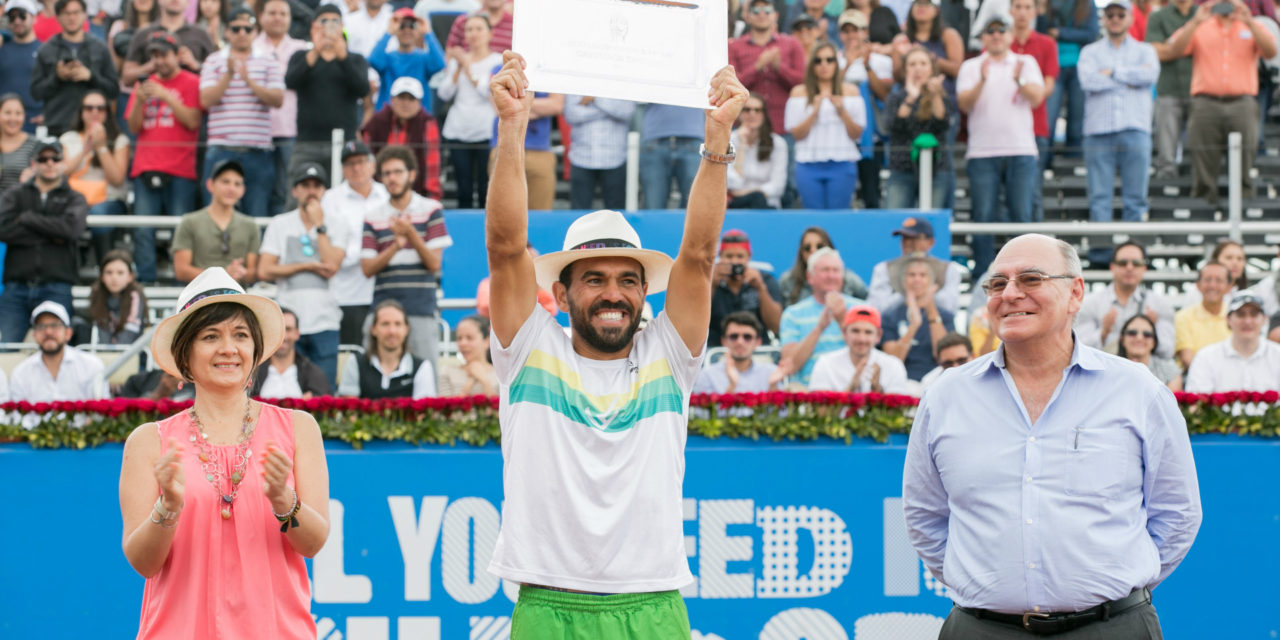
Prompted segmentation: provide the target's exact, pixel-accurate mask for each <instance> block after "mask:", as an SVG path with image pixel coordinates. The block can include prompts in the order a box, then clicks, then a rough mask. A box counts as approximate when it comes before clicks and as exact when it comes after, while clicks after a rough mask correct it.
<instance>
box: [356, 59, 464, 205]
mask: <svg viewBox="0 0 1280 640" xmlns="http://www.w3.org/2000/svg"><path fill="white" fill-rule="evenodd" d="M429 95H430V94H428V93H427V92H426V91H425V90H424V89H423V88H422V83H421V82H419V81H418V79H417V78H411V77H409V76H405V77H403V78H397V79H396V81H395V82H393V83H391V100H390V102H388V103H387V104H386V105H385V106H383V107H382V108H381V109H379V110H378V112H377V113H375V114H373V117H372V118H369V121H368V122H366V123H365V125H364V128H363V129H361V133H363V134H364V139H365V141H366V142H368V143H369V147H370V148H371V149H372V150H373V152H374V153H375V154H376V153H378V152H379V151H382V150H383V149H385V148H386V147H387V146H389V145H393V144H394V145H404V146H406V147H409V148H410V149H412V150H413V155H414V157H415V158H417V159H418V174H417V178H416V179H415V180H414V181H413V185H412V186H413V190H414V191H415V192H417V193H418V195H422V196H426V197H428V198H432V199H435V200H440V199H442V198H443V197H444V189H443V187H441V186H440V127H439V125H438V123H436V119H435V117H433V116H432V115H431V114H430V113H429V112H428V111H427V109H425V108H423V104H424V103H423V100H426V99H428V98H429Z"/></svg>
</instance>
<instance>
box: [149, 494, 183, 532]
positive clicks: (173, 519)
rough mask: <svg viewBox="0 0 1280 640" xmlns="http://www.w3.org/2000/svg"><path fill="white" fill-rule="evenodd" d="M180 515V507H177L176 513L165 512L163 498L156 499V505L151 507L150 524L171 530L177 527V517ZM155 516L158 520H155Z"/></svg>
mask: <svg viewBox="0 0 1280 640" xmlns="http://www.w3.org/2000/svg"><path fill="white" fill-rule="evenodd" d="M181 514H182V507H178V509H177V510H176V511H165V510H164V498H163V497H161V498H156V503H155V504H154V505H152V506H151V524H158V525H160V526H161V527H164V528H165V529H172V528H174V527H176V526H178V522H177V521H178V516H179V515H181ZM155 516H160V519H159V520H157V519H156V518H155ZM166 523H169V524H166Z"/></svg>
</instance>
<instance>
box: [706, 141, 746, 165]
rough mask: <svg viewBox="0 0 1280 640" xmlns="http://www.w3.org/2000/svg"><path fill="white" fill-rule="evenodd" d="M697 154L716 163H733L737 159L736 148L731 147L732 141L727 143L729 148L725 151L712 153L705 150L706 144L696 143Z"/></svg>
mask: <svg viewBox="0 0 1280 640" xmlns="http://www.w3.org/2000/svg"><path fill="white" fill-rule="evenodd" d="M698 155H700V156H702V157H703V158H705V159H707V160H709V161H711V162H715V163H718V164H733V161H734V160H737V159H738V150H737V149H735V148H734V147H733V143H732V142H730V143H729V150H728V151H726V152H725V153H712V152H710V151H707V145H705V144H701V145H698Z"/></svg>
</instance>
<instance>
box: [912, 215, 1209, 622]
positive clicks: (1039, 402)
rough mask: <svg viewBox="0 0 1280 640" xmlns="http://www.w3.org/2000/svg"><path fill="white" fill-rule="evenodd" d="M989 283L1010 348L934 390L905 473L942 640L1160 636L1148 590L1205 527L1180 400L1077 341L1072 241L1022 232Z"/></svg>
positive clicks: (996, 320) (921, 412)
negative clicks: (939, 594) (939, 589)
mask: <svg viewBox="0 0 1280 640" xmlns="http://www.w3.org/2000/svg"><path fill="white" fill-rule="evenodd" d="M984 288H986V289H987V293H988V302H987V311H988V312H989V313H990V316H991V318H992V319H993V324H996V325H997V326H998V327H999V328H998V331H999V335H1000V339H1001V340H1002V341H1003V343H1002V345H1001V347H1000V348H999V349H998V350H997V351H995V352H994V353H991V354H989V355H986V356H983V357H981V358H978V359H976V360H974V361H972V362H970V363H969V364H966V365H962V366H960V367H957V368H956V369H955V370H954V371H953V372H952V373H951V374H949V375H947V376H944V377H943V378H942V379H941V380H939V381H938V382H937V384H935V385H934V386H933V387H932V388H931V389H930V390H929V393H928V394H926V395H925V397H924V399H923V400H922V402H921V404H920V408H919V409H918V411H917V413H916V419H915V424H914V425H913V427H912V431H911V439H910V443H909V445H908V447H907V461H906V468H905V470H904V472H903V488H902V495H903V504H904V511H905V515H906V523H907V529H908V534H909V536H910V538H911V541H912V544H913V545H914V546H915V548H916V550H917V552H919V554H920V556H921V558H923V560H924V563H925V565H926V566H927V567H928V569H929V571H930V572H932V573H933V575H935V576H936V577H938V578H939V579H940V580H941V581H942V582H943V583H944V584H946V585H947V587H948V588H949V589H950V591H951V593H952V597H953V600H954V601H955V604H956V608H955V609H953V611H952V613H951V615H950V616H949V617H948V619H947V623H946V624H945V625H944V626H943V628H942V633H941V635H940V636H939V637H940V638H941V639H943V640H947V639H960V638H965V639H967V638H993V637H999V638H1013V637H1021V636H1023V635H1025V636H1026V637H1033V634H1035V635H1038V634H1046V633H1062V632H1066V631H1069V630H1072V629H1078V628H1082V627H1085V626H1087V627H1089V629H1090V630H1089V631H1088V632H1085V633H1086V634H1087V636H1076V635H1072V636H1071V637H1088V638H1091V639H1110V638H1116V639H1121V638H1123V639H1125V640H1129V639H1133V638H1154V637H1159V636H1158V635H1152V634H1153V630H1156V629H1158V628H1159V620H1158V619H1157V617H1156V613H1155V609H1154V608H1152V606H1151V604H1150V602H1151V599H1150V590H1151V589H1152V588H1154V587H1156V586H1157V585H1158V584H1160V582H1161V581H1163V580H1164V579H1165V578H1167V577H1168V576H1169V574H1170V573H1172V572H1173V570H1174V569H1175V568H1176V567H1177V566H1178V564H1179V563H1180V562H1181V561H1182V559H1183V558H1184V557H1185V556H1186V554H1187V551H1188V550H1189V549H1190V547H1191V543H1192V542H1193V541H1194V540H1195V536H1196V532H1197V531H1198V530H1199V527H1200V519H1201V511H1200V493H1199V488H1198V484H1197V480H1196V471H1195V463H1194V461H1193V460H1192V457H1191V444H1190V440H1189V438H1188V436H1187V430H1186V424H1185V423H1184V421H1183V418H1182V414H1181V413H1180V412H1179V411H1178V406H1177V403H1176V402H1175V401H1174V398H1173V394H1172V393H1171V392H1170V391H1169V390H1168V389H1167V388H1165V386H1164V385H1162V384H1160V382H1159V381H1158V380H1157V379H1156V378H1155V377H1154V376H1152V375H1151V374H1150V373H1149V372H1148V371H1147V369H1146V368H1145V367H1143V366H1141V365H1137V364H1135V363H1132V362H1128V361H1126V360H1123V359H1121V358H1117V357H1115V356H1111V355H1108V354H1106V353H1103V352H1101V351H1098V350H1096V349H1093V348H1090V347H1086V346H1084V345H1082V344H1080V341H1079V340H1077V339H1076V337H1075V335H1074V334H1073V333H1072V329H1071V326H1072V321H1073V317H1074V315H1075V313H1076V311H1078V310H1079V308H1080V304H1081V302H1082V300H1083V298H1084V280H1083V279H1082V278H1081V276H1080V260H1079V258H1078V257H1077V256H1076V253H1075V250H1074V249H1073V248H1071V246H1070V245H1068V244H1066V243H1063V242H1061V241H1058V240H1054V239H1052V238H1048V237H1045V236H1040V235H1025V236H1021V237H1018V238H1015V239H1014V240H1012V241H1010V242H1009V243H1008V244H1006V245H1005V247H1004V249H1003V250H1002V251H1001V252H1000V254H999V256H997V258H996V261H995V262H994V263H993V264H992V265H991V269H990V275H989V276H988V279H987V281H986V283H985V285H984Z"/></svg>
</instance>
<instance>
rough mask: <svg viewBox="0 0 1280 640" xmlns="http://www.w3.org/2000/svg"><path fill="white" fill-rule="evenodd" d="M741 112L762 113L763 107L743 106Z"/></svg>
mask: <svg viewBox="0 0 1280 640" xmlns="http://www.w3.org/2000/svg"><path fill="white" fill-rule="evenodd" d="M742 112H743V113H763V112H764V107H743V108H742Z"/></svg>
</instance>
